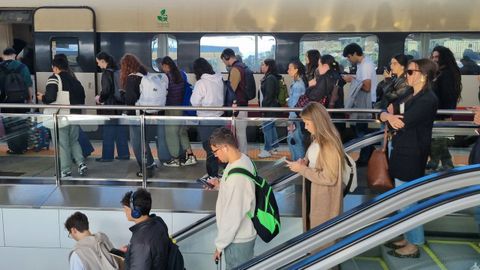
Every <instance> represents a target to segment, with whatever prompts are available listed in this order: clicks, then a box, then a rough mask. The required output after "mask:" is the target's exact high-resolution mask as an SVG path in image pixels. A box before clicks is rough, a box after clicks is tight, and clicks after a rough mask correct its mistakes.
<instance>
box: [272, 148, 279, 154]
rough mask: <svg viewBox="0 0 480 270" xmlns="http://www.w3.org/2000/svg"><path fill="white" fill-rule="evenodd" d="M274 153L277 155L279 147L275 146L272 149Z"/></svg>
mask: <svg viewBox="0 0 480 270" xmlns="http://www.w3.org/2000/svg"><path fill="white" fill-rule="evenodd" d="M270 153H271V154H272V155H277V154H278V148H273V149H272V151H270Z"/></svg>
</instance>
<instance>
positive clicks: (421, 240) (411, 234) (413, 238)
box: [395, 178, 425, 246]
mask: <svg viewBox="0 0 480 270" xmlns="http://www.w3.org/2000/svg"><path fill="white" fill-rule="evenodd" d="M405 183H407V182H404V181H401V180H399V179H397V178H395V186H396V187H398V186H400V185H402V184H405ZM416 204H417V203H412V204H411V205H409V206H407V207H404V208H402V209H401V210H400V211H405V210H406V209H408V208H409V207H412V206H415V205H416ZM405 239H406V240H407V241H408V242H409V243H411V244H414V245H417V246H418V245H423V244H425V233H424V231H423V226H422V225H421V226H418V227H416V228H413V229H412V230H410V231H408V232H406V233H405Z"/></svg>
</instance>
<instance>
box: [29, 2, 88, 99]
mask: <svg viewBox="0 0 480 270" xmlns="http://www.w3.org/2000/svg"><path fill="white" fill-rule="evenodd" d="M33 24H34V38H35V66H36V76H37V91H39V92H44V91H45V84H46V82H47V79H48V77H49V76H50V75H51V74H52V67H51V61H52V58H53V56H54V55H55V54H60V53H63V54H65V55H66V56H67V59H68V63H69V65H70V67H71V69H72V70H73V72H74V73H75V76H76V77H77V79H78V80H79V81H80V82H81V83H82V85H83V87H84V88H85V95H86V99H85V104H87V105H94V104H95V95H96V85H97V84H96V80H97V79H96V70H97V68H96V62H95V46H96V30H95V12H94V11H93V10H92V9H91V8H89V7H40V8H37V9H36V10H35V11H34V14H33Z"/></svg>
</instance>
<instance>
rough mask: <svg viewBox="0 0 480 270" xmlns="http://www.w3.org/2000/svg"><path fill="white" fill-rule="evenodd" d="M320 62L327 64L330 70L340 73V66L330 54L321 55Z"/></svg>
mask: <svg viewBox="0 0 480 270" xmlns="http://www.w3.org/2000/svg"><path fill="white" fill-rule="evenodd" d="M320 62H321V63H322V64H323V65H325V64H327V65H328V66H329V67H330V70H331V71H334V72H337V73H340V67H339V66H338V63H337V61H335V58H334V57H333V56H331V55H330V54H325V55H322V57H321V58H320Z"/></svg>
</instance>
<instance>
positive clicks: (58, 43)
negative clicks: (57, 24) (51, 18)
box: [51, 37, 78, 66]
mask: <svg viewBox="0 0 480 270" xmlns="http://www.w3.org/2000/svg"><path fill="white" fill-rule="evenodd" d="M51 50H52V59H53V57H54V56H55V55H56V54H60V53H63V54H65V55H66V56H67V59H68V64H69V65H71V66H75V65H78V61H77V60H78V38H73V37H72V38H70V37H55V38H52V43H51Z"/></svg>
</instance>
